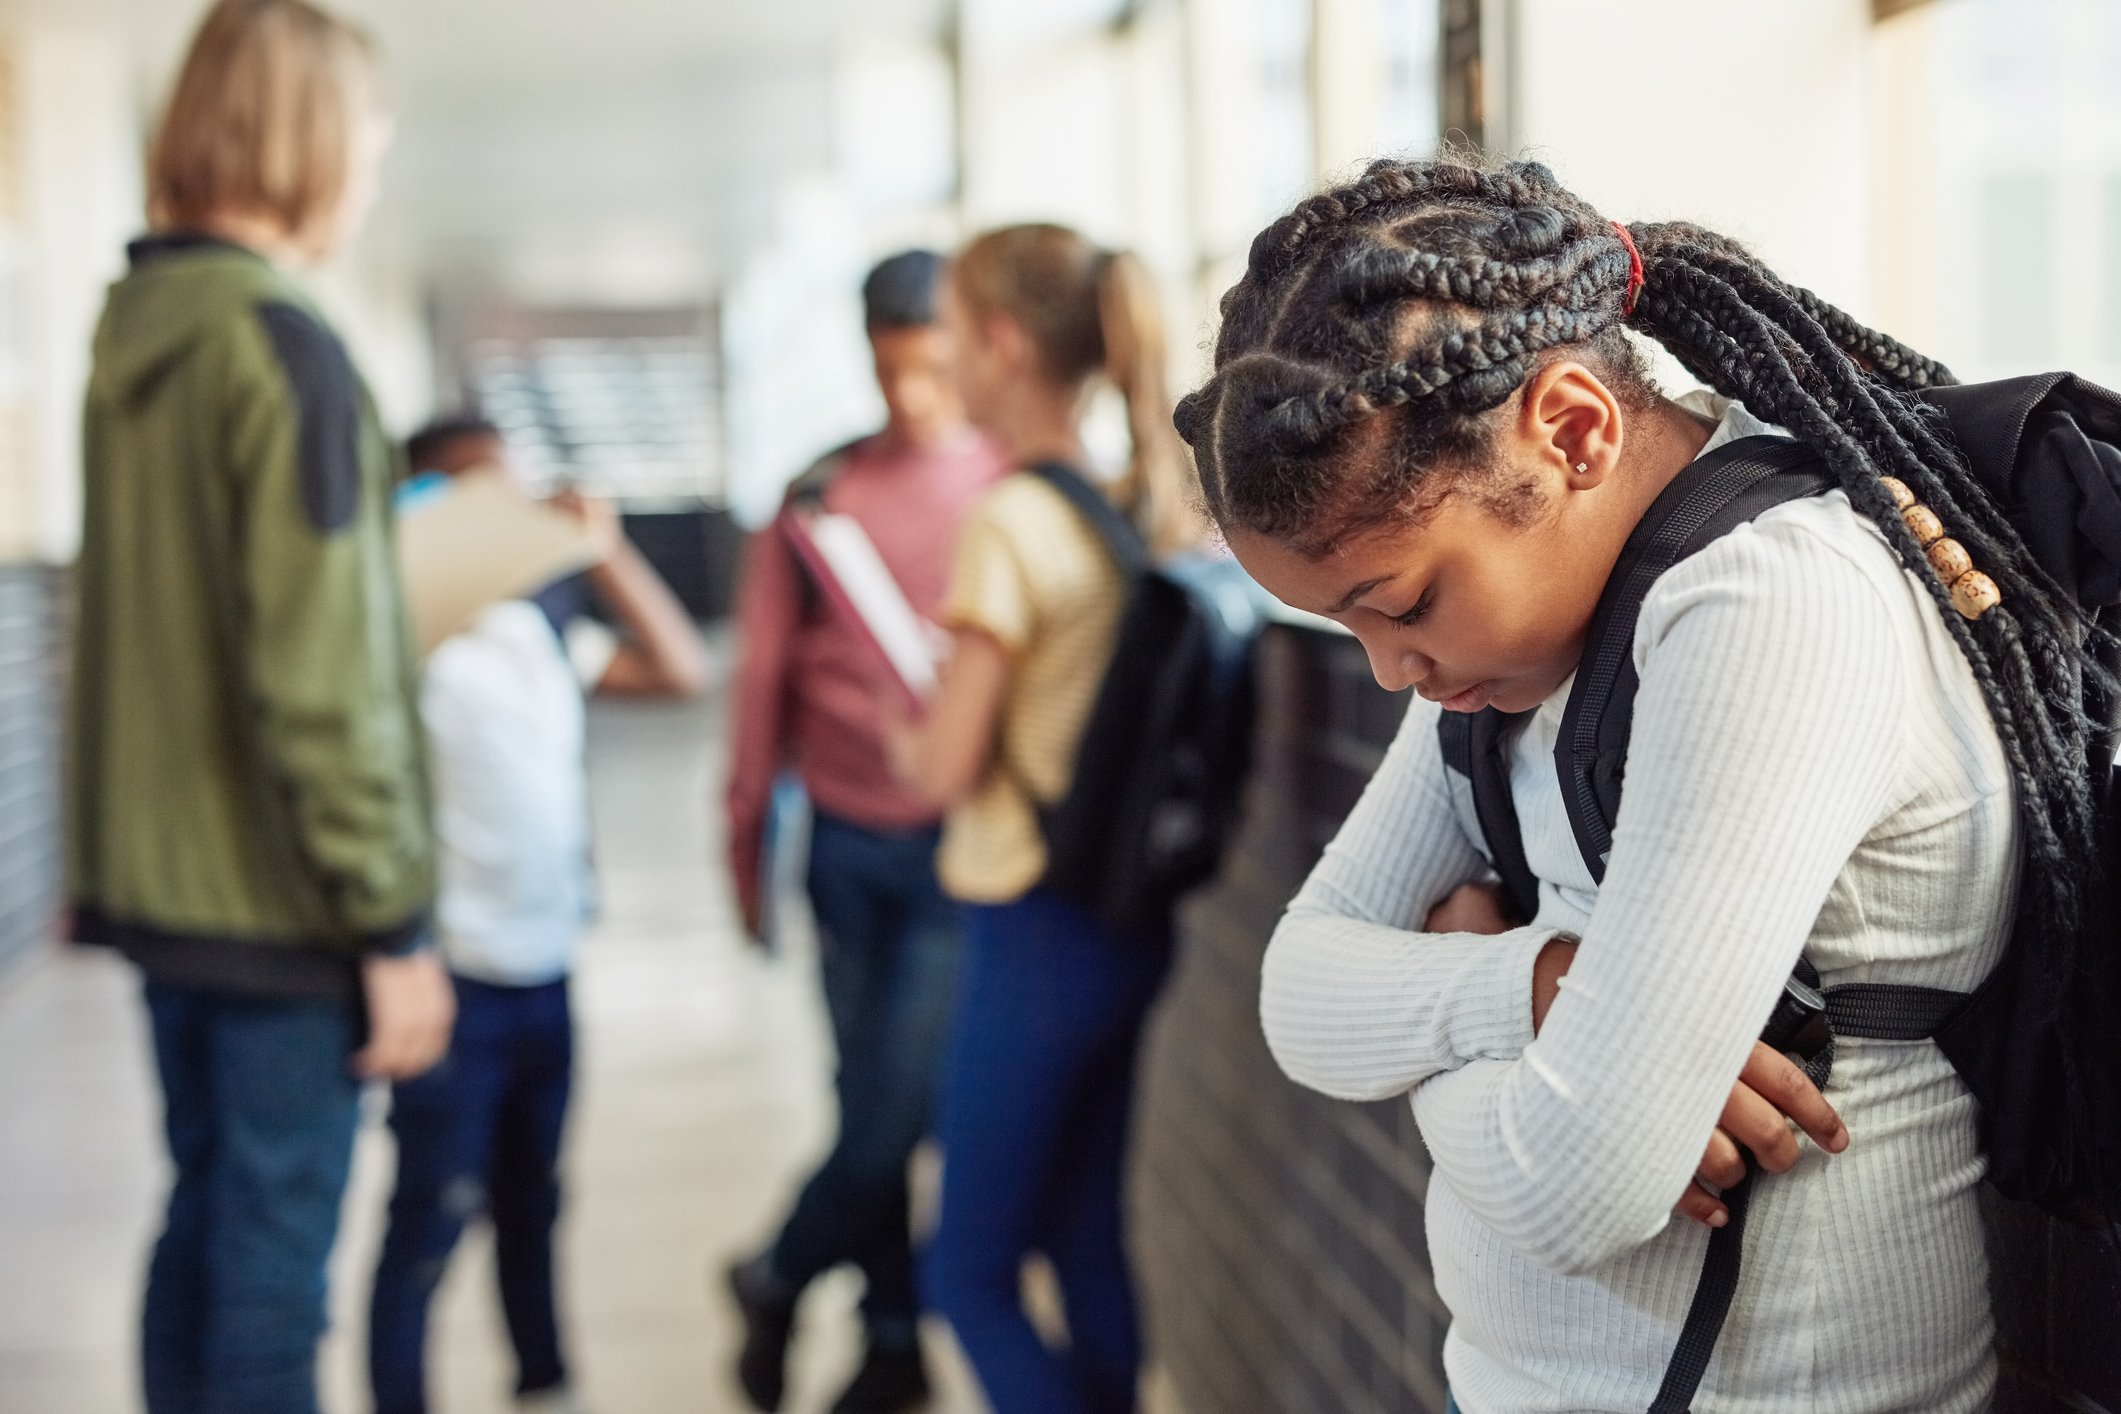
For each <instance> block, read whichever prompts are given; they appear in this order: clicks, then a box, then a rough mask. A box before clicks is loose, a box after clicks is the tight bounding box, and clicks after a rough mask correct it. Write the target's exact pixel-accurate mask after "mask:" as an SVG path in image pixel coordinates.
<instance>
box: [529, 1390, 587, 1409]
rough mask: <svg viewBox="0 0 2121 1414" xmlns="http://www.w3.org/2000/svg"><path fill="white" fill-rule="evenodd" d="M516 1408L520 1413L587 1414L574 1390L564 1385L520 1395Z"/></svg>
mask: <svg viewBox="0 0 2121 1414" xmlns="http://www.w3.org/2000/svg"><path fill="white" fill-rule="evenodd" d="M516 1408H517V1409H519V1410H521V1411H522V1414H587V1411H586V1410H584V1409H583V1407H582V1401H581V1400H579V1399H576V1398H575V1397H574V1391H573V1390H571V1389H569V1388H568V1387H567V1386H565V1385H555V1386H553V1387H552V1388H551V1389H541V1390H539V1391H538V1392H537V1393H535V1394H525V1395H520V1396H518V1397H517V1399H516Z"/></svg>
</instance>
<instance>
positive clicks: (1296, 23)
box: [1252, 0, 1312, 217]
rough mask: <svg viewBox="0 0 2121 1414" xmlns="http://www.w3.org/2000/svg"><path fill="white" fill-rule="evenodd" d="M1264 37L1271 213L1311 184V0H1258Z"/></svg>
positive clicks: (1264, 203) (1262, 172)
mask: <svg viewBox="0 0 2121 1414" xmlns="http://www.w3.org/2000/svg"><path fill="white" fill-rule="evenodd" d="M1252 6H1253V14H1254V23H1255V24H1256V26H1257V29H1256V30H1255V33H1256V34H1257V36H1258V40H1259V116H1258V122H1257V125H1256V126H1255V128H1254V129H1253V130H1254V132H1256V133H1257V134H1258V137H1259V143H1260V146H1259V151H1258V154H1257V160H1258V165H1257V167H1255V168H1254V170H1255V171H1256V172H1257V173H1258V174H1259V183H1260V186H1259V210H1260V211H1261V212H1264V213H1266V215H1267V216H1268V217H1271V216H1273V215H1274V214H1276V213H1279V212H1280V211H1281V210H1282V209H1283V208H1284V207H1286V206H1288V205H1289V204H1290V203H1292V202H1294V201H1295V200H1296V199H1297V198H1298V197H1300V196H1302V195H1303V194H1304V193H1305V191H1306V190H1308V189H1309V187H1310V185H1311V144H1312V135H1311V0H1252Z"/></svg>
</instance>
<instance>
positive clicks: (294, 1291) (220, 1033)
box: [141, 984, 360, 1414]
mask: <svg viewBox="0 0 2121 1414" xmlns="http://www.w3.org/2000/svg"><path fill="white" fill-rule="evenodd" d="M147 1002H148V1012H149V1016H150V1018H151V1019H152V1021H153V1025H154V1031H155V1043H156V1057H157V1062H158V1065H159V1067H160V1069H161V1072H162V1079H163V1086H164V1093H165V1097H166V1099H167V1101H168V1105H169V1119H168V1129H169V1133H170V1139H171V1155H172V1157H173V1158H174V1159H175V1160H176V1161H177V1163H178V1165H179V1169H178V1178H177V1183H176V1186H175V1187H174V1188H173V1189H172V1191H171V1204H170V1212H169V1223H168V1226H167V1228H166V1229H165V1232H164V1235H163V1238H162V1240H161V1242H160V1243H158V1244H157V1248H156V1253H155V1257H154V1259H153V1262H152V1263H151V1265H150V1268H149V1279H148V1291H147V1301H146V1309H145V1311H144V1313H143V1317H142V1323H141V1324H142V1360H141V1364H142V1370H143V1374H144V1376H145V1384H146V1387H147V1402H148V1408H149V1410H150V1411H151V1414H316V1409H317V1388H316V1359H317V1341H318V1339H319V1338H320V1337H321V1336H322V1335H323V1333H324V1326H325V1291H326V1276H325V1264H326V1262H327V1261H328V1260H329V1258H330V1256H331V1248H332V1243H333V1241H334V1240H335V1239H336V1237H337V1235H338V1225H339V1201H340V1198H341V1196H342V1195H343V1193H344V1192H345V1188H346V1177H347V1171H348V1167H349V1165H350V1163H351V1161H352V1157H353V1138H354V1129H355V1127H356V1124H357V1123H358V1119H359V1096H360V1092H359V1087H358V1086H357V1085H356V1083H355V1082H354V1080H353V1078H352V1076H351V1075H350V1074H348V1072H347V1068H346V1062H347V1058H348V1056H349V1055H350V1054H351V1052H352V1049H353V1044H354V1040H355V1025H356V1022H355V1017H354V1013H353V1010H352V1008H350V1007H347V1006H344V1005H341V1004H337V1003H330V1002H282V1001H265V1000H257V999H252V998H247V997H240V996H233V995H228V994H220V993H212V992H192V991H182V990H176V989H171V988H164V987H159V986H155V985H153V984H149V986H148V987H147ZM187 1307H188V1308H189V1309H188V1310H187V1309H185V1308H187Z"/></svg>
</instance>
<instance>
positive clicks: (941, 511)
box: [729, 251, 1007, 1414]
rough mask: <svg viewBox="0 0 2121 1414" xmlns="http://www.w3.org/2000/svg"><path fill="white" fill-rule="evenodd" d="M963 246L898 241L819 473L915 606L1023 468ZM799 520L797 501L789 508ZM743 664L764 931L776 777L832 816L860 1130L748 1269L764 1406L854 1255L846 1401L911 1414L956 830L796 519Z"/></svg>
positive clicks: (754, 588) (850, 1106) (834, 988)
mask: <svg viewBox="0 0 2121 1414" xmlns="http://www.w3.org/2000/svg"><path fill="white" fill-rule="evenodd" d="M942 265H943V262H942V258H941V257H939V256H936V255H933V254H931V253H929V252H926V251H909V252H906V253H905V254H902V255H895V256H893V257H891V258H890V259H889V260H886V261H884V262H883V263H882V264H880V265H878V266H877V267H876V269H875V270H874V271H872V272H871V273H870V276H869V279H868V282H867V283H866V284H865V285H864V286H863V291H862V293H863V298H864V302H865V304H866V312H867V319H868V328H869V341H870V345H871V347H872V348H873V349H874V351H875V355H876V376H877V383H878V384H879V386H880V387H881V388H882V390H883V394H884V405H885V408H886V409H887V412H888V416H887V419H886V421H885V425H884V430H883V431H881V432H879V433H877V434H876V435H875V436H872V437H868V438H865V439H863V440H862V441H860V442H856V443H854V444H853V445H851V446H849V447H846V448H843V449H841V450H840V451H838V452H834V453H832V454H831V455H830V456H828V457H827V458H825V459H824V461H822V462H820V463H819V465H818V466H816V467H814V468H812V469H811V471H810V472H809V473H806V475H805V476H804V477H803V479H802V480H801V481H800V482H799V483H798V485H799V487H802V488H807V490H809V491H811V492H814V491H815V490H816V489H817V488H818V487H820V486H822V495H823V501H824V508H825V509H826V510H827V511H829V512H832V513H834V514H838V515H846V516H852V517H853V518H854V519H855V520H856V521H858V522H859V523H860V524H861V527H862V529H863V530H864V531H865V532H867V534H868V536H869V539H870V540H871V541H873V542H874V543H875V545H876V549H877V553H878V554H879V555H880V556H881V557H882V558H883V561H884V564H885V566H886V567H887V568H888V569H889V570H890V571H891V574H892V577H893V578H894V579H896V580H897V581H898V584H899V588H900V589H901V590H903V591H904V592H905V595H906V598H907V600H908V601H909V602H910V603H911V604H912V606H913V608H914V610H915V612H917V613H920V614H923V615H932V614H934V613H935V612H936V611H937V609H938V608H939V607H940V605H941V603H942V598H943V591H944V589H945V588H946V585H947V580H948V577H949V572H950V561H951V552H952V550H953V548H954V545H955V542H956V539H957V531H958V525H959V523H960V522H961V521H962V520H963V519H964V517H965V514H966V512H967V511H969V510H970V509H971V507H972V505H973V503H974V502H975V501H977V500H978V499H979V497H980V494H981V493H982V492H984V491H985V490H986V489H987V487H988V486H989V485H990V484H992V483H993V482H994V481H995V480H996V479H997V478H998V477H999V476H1000V475H1001V474H1002V472H1003V471H1005V470H1006V469H1007V467H1006V464H1005V463H1004V461H1003V459H1002V457H1001V454H1000V453H999V452H998V451H997V450H996V449H995V448H994V447H993V446H992V445H991V444H990V443H988V442H987V441H985V440H984V439H983V438H982V437H981V436H980V435H979V434H978V433H976V432H974V431H973V430H972V429H971V428H970V427H969V426H968V425H967V424H966V422H965V420H964V410H963V408H962V407H961V406H960V405H959V403H958V400H957V391H956V385H955V383H954V381H953V379H952V371H951V362H950V345H949V341H948V336H947V335H946V334H945V333H944V331H943V329H942V327H941V326H940V325H939V324H938V323H937V320H936V286H937V280H938V277H939V275H940V273H941V270H942ZM782 514H783V515H784V516H785V515H786V514H787V512H786V511H785V510H784V511H783V513H782ZM737 622H738V625H739V633H740V639H739V641H740V643H741V645H742V659H741V662H740V664H739V666H738V669H737V675H736V723H735V732H734V745H733V749H732V753H731V754H732V765H731V770H730V782H729V858H730V867H731V870H732V872H733V873H734V875H735V880H736V889H737V897H738V900H739V901H740V903H741V905H742V907H743V911H744V921H745V923H746V925H747V926H749V927H750V928H751V930H752V932H753V934H754V936H755V935H756V934H757V932H758V927H759V915H760V904H761V897H760V894H761V883H760V856H761V853H762V839H763V836H764V826H765V819H766V811H767V804H768V801H769V798H770V797H771V795H772V791H773V781H774V777H775V776H776V775H777V774H778V773H779V772H780V770H781V769H782V768H783V767H784V766H793V767H794V768H795V769H796V770H797V771H799V772H800V773H801V775H802V780H803V785H804V787H805V788H806V789H807V790H808V791H809V794H810V800H811V803H812V806H813V807H814V809H815V823H814V824H813V826H812V833H811V843H810V874H809V888H810V901H811V906H812V910H813V912H814V913H815V914H816V917H817V922H818V933H819V939H818V941H819V950H820V953H821V956H822V961H823V966H824V983H825V999H826V1003H827V1005H828V1007H829V1009H830V1011H831V1013H832V1026H833V1032H834V1036H835V1038H836V1039H837V1041H838V1044H839V1060H840V1064H839V1077H838V1082H837V1083H838V1089H839V1101H840V1134H839V1141H838V1144H837V1145H836V1146H835V1148H834V1149H833V1151H832V1153H831V1155H830V1156H829V1157H828V1158H827V1159H826V1160H825V1163H824V1166H823V1167H821V1168H820V1169H819V1170H818V1171H817V1172H816V1173H815V1174H813V1175H811V1178H810V1181H809V1182H808V1183H807V1184H806V1185H805V1186H804V1188H803V1191H802V1194H801V1196H800V1197H799V1198H798V1199H797V1200H796V1205H795V1210H794V1212H793V1213H791V1214H790V1215H789V1218H788V1221H787V1223H786V1225H785V1226H784V1227H783V1228H782V1229H781V1232H780V1235H779V1237H778V1238H777V1239H776V1240H775V1241H774V1243H773V1245H772V1246H770V1247H769V1248H767V1249H766V1250H765V1251H764V1252H761V1253H760V1254H759V1255H757V1256H756V1257H753V1258H752V1259H751V1260H749V1261H747V1262H744V1263H741V1264H739V1265H738V1266H737V1267H735V1268H734V1269H733V1270H732V1271H731V1272H730V1285H731V1287H732V1289H733V1290H734V1291H735V1293H736V1299H737V1303H738V1305H739V1307H741V1309H742V1311H743V1315H744V1324H745V1342H744V1349H743V1353H742V1355H741V1357H740V1358H739V1361H738V1376H739V1378H740V1379H741V1381H742V1382H743V1386H744V1391H745V1393H746V1394H748V1395H749V1396H750V1397H751V1400H752V1402H753V1403H754V1404H756V1405H757V1406H758V1407H759V1408H760V1409H774V1408H777V1407H778V1406H779V1404H780V1401H781V1393H782V1386H783V1381H784V1369H785V1364H786V1354H787V1348H788V1339H789V1335H790V1333H791V1331H792V1328H793V1324H794V1319H795V1303H796V1299H797V1297H799V1296H800V1295H801V1294H802V1291H803V1288H804V1287H805V1286H807V1285H808V1284H809V1283H810V1282H811V1280H812V1279H814V1278H815V1277H817V1276H818V1275H820V1274H821V1273H823V1272H825V1271H827V1270H829V1269H830V1268H832V1267H834V1266H837V1265H838V1264H839V1263H841V1262H854V1263H856V1264H858V1265H859V1266H860V1267H861V1268H862V1271H863V1273H864V1275H865V1276H866V1277H867V1278H868V1293H867V1295H866V1296H865V1297H864V1298H863V1302H862V1309H863V1317H864V1320H865V1322H866V1324H867V1326H868V1335H869V1345H868V1355H867V1358H866V1359H865V1360H864V1362H863V1365H862V1368H861V1370H860V1372H859V1373H857V1374H856V1376H855V1378H854V1381H853V1383H852V1384H851V1385H849V1386H848V1388H847V1390H846V1392H845V1393H844V1394H842V1395H841V1397H840V1399H839V1401H838V1403H836V1404H835V1405H834V1406H833V1408H834V1411H835V1414H871V1412H872V1411H874V1412H875V1414H895V1411H898V1410H902V1409H909V1408H912V1407H914V1406H916V1405H917V1404H919V1403H920V1402H921V1401H923V1400H924V1399H925V1398H926V1396H927V1392H928V1384H927V1376H926V1374H925V1372H924V1370H923V1368H922V1364H921V1357H920V1347H919V1343H918V1332H917V1328H916V1325H917V1319H918V1316H919V1303H918V1299H917V1297H916V1296H915V1293H914V1284H913V1252H912V1243H911V1238H910V1235H909V1233H908V1231H907V1194H906V1161H907V1158H908V1157H909V1155H910V1154H911V1153H912V1150H913V1146H914V1145H915V1144H916V1143H917V1142H918V1141H919V1140H920V1137H921V1135H922V1134H923V1133H925V1132H926V1131H927V1128H928V1123H929V1118H930V1109H931V1103H932V1100H933V1096H934V1090H935V1081H936V1075H937V1071H938V1068H939V1065H940V1058H941V1051H942V1045H943V1041H944V1037H945V1034H946V1031H947V1028H948V1024H949V1019H950V1008H951V1000H952V995H953V992H954V989H955V983H956V973H957V954H958V931H959V923H958V913H957V906H956V905H955V904H954V903H952V902H951V901H950V900H949V899H948V898H946V897H945V896H944V894H943V892H942V889H941V887H940V886H939V885H938V883H937V882H936V877H935V848H936V844H937V842H938V840H939V838H940V825H939V822H938V819H937V816H936V812H935V808H934V806H932V805H930V804H927V803H925V802H923V801H921V800H919V799H918V798H916V797H914V796H913V795H911V794H909V793H908V792H907V791H906V790H905V788H904V787H902V786H900V785H899V784H898V783H897V781H896V779H895V778H894V777H893V776H892V773H891V769H890V767H889V765H888V764H887V763H886V760H885V755H884V742H883V720H882V716H881V713H880V709H879V706H878V693H877V690H876V682H877V678H878V676H879V672H880V669H879V667H878V665H877V664H876V662H875V660H874V659H873V657H872V656H871V650H869V649H868V648H867V647H866V646H865V645H864V644H863V642H862V641H861V639H859V638H858V637H857V636H856V631H855V630H854V629H853V628H852V627H851V626H850V625H849V624H848V623H846V622H845V621H844V620H842V619H841V618H840V617H838V616H837V615H836V614H835V613H834V612H833V611H832V610H831V609H830V608H828V607H827V606H826V604H825V601H824V599H823V596H822V595H820V594H819V593H818V591H817V589H816V587H815V586H814V585H812V584H811V583H810V582H809V579H808V577H807V572H806V571H805V570H804V569H803V567H802V565H801V564H800V562H799V561H798V560H797V559H796V557H795V554H794V551H793V549H792V548H791V546H790V544H789V540H788V536H787V533H786V526H785V525H784V524H783V523H782V522H781V521H779V520H776V521H775V523H774V524H772V525H769V526H768V527H766V529H764V530H762V531H760V532H759V533H758V534H757V535H755V536H753V537H752V539H751V545H750V548H749V551H748V553H747V556H746V559H745V564H744V578H743V585H742V588H741V590H740V593H739V596H738V602H737Z"/></svg>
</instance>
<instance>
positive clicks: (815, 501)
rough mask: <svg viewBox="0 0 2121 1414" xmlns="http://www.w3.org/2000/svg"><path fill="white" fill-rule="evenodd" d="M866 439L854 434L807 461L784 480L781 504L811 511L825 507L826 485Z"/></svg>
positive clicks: (841, 469) (845, 467)
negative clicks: (785, 488) (794, 475)
mask: <svg viewBox="0 0 2121 1414" xmlns="http://www.w3.org/2000/svg"><path fill="white" fill-rule="evenodd" d="M868 440H869V439H868V438H867V437H857V438H855V439H854V440H853V441H852V442H843V443H841V444H840V445H839V446H837V447H834V448H833V449H832V450H831V451H829V452H827V453H825V455H823V456H821V457H819V458H818V459H817V460H816V461H814V462H812V463H810V465H809V466H807V467H805V468H804V469H803V474H802V475H800V476H798V477H796V479H795V480H793V481H791V482H789V483H788V489H787V490H786V491H784V492H782V493H781V504H782V505H783V506H804V507H807V508H808V509H810V510H815V511H821V510H823V509H825V490H826V488H827V487H829V486H831V485H832V483H833V482H835V481H837V480H839V479H840V473H841V472H843V471H845V470H846V469H847V463H848V462H849V461H851V460H853V458H854V449H855V448H856V447H859V446H861V445H862V443H864V442H866V441H868Z"/></svg>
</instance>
